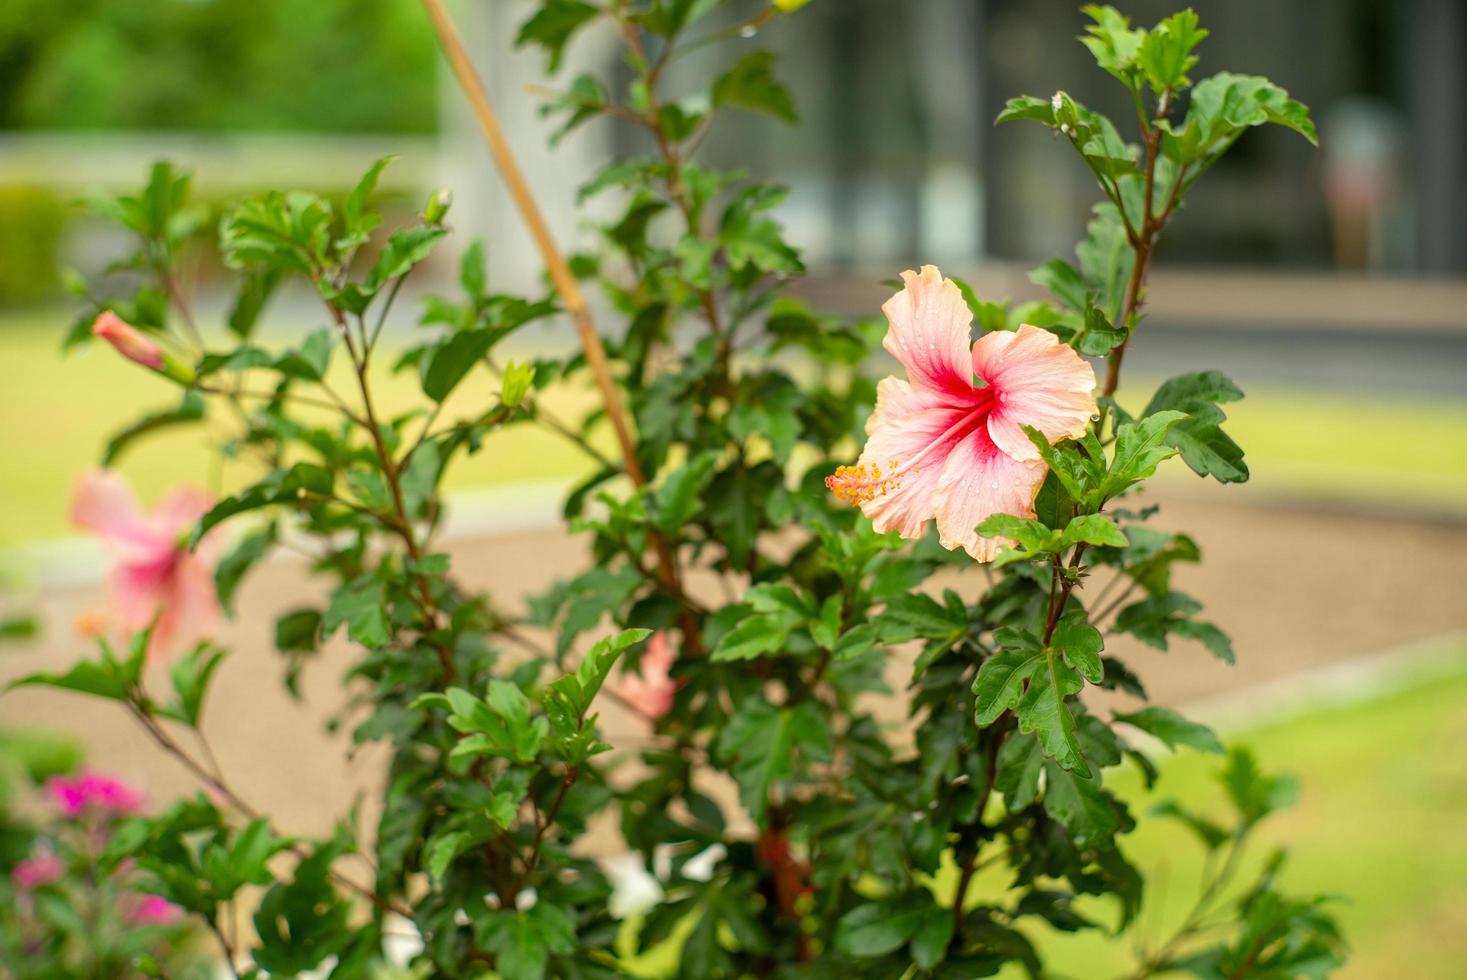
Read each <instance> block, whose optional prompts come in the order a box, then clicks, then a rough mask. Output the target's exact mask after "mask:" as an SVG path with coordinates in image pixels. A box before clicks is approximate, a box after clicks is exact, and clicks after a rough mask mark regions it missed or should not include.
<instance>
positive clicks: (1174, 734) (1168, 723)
mask: <svg viewBox="0 0 1467 980" xmlns="http://www.w3.org/2000/svg"><path fill="white" fill-rule="evenodd" d="M1115 719H1116V721H1123V722H1125V723H1126V724H1128V725H1132V726H1134V727H1136V728H1139V729H1141V730H1142V731H1143V732H1146V733H1147V734H1148V735H1153V736H1155V737H1156V738H1159V739H1161V740H1162V741H1163V742H1165V743H1166V744H1167V746H1168V747H1169V748H1173V749H1175V748H1176V747H1177V746H1179V745H1187V746H1191V747H1192V748H1194V749H1197V750H1199V751H1201V752H1217V753H1221V752H1222V750H1223V746H1222V742H1220V741H1218V737H1217V735H1216V734H1214V733H1213V731H1212V729H1211V728H1208V727H1207V726H1206V725H1201V724H1198V723H1197V722H1195V721H1188V720H1187V719H1185V718H1183V717H1182V716H1181V715H1179V714H1177V713H1176V712H1175V711H1172V710H1171V709H1170V708H1163V707H1161V706H1160V705H1149V706H1147V707H1145V708H1142V709H1141V710H1139V711H1131V712H1125V713H1117V714H1116V716H1115Z"/></svg>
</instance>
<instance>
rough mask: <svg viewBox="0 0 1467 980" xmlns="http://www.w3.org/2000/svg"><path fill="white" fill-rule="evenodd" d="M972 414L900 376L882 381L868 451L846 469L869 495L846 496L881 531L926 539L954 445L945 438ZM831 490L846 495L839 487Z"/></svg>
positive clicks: (869, 428) (870, 423)
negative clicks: (864, 484)
mask: <svg viewBox="0 0 1467 980" xmlns="http://www.w3.org/2000/svg"><path fill="white" fill-rule="evenodd" d="M972 411H973V410H972V409H971V408H970V407H968V406H965V405H957V404H953V403H952V402H951V401H949V400H947V399H946V398H945V397H943V396H939V395H937V394H935V393H933V392H932V391H930V390H928V389H924V388H914V387H913V386H912V385H911V384H909V383H907V382H906V381H901V380H899V379H897V378H883V379H882V381H881V383H880V384H878V385H877V386H876V409H875V410H874V411H873V412H872V413H871V417H870V418H869V419H867V421H866V434H867V436H868V437H869V438H868V439H867V440H866V448H865V449H864V450H862V452H861V458H860V459H859V460H858V461H857V462H856V465H855V466H854V467H850V468H844V469H846V471H847V473H846V474H845V475H853V476H855V477H856V478H857V479H860V480H864V481H866V482H867V483H868V484H869V485H868V486H867V487H866V488H865V491H864V492H858V493H856V494H850V493H846V494H844V496H846V498H847V499H849V500H852V501H853V502H855V503H858V504H860V506H861V510H862V512H863V513H865V515H866V516H867V517H869V518H871V524H872V526H873V527H875V528H876V530H877V532H878V533H881V534H885V533H886V532H888V531H896V532H897V533H898V534H900V535H901V536H902V537H904V538H919V537H921V536H922V531H923V528H924V527H925V526H926V524H927V521H928V520H929V519H930V518H931V517H932V516H933V511H932V492H933V490H935V489H936V487H937V479H938V476H939V475H940V474H941V473H942V466H943V463H944V462H945V460H946V458H947V452H948V451H949V450H950V449H951V447H952V444H953V442H954V440H953V439H952V438H951V437H949V438H948V439H947V440H946V441H944V436H947V435H948V434H949V433H950V432H952V431H953V429H954V427H960V426H961V424H962V422H963V420H964V419H965V418H966V417H968V416H969V415H970V414H971V413H972ZM840 475H842V474H838V476H837V478H832V479H833V480H835V479H838V478H839V476H840ZM831 486H832V489H836V490H837V492H838V493H839V492H841V491H840V488H839V487H837V486H836V485H835V483H833V482H832V483H831Z"/></svg>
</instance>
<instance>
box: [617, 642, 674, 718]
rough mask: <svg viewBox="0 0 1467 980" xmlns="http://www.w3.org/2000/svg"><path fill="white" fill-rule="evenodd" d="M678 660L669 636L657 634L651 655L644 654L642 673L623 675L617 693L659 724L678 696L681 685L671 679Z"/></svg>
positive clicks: (651, 645) (640, 671)
mask: <svg viewBox="0 0 1467 980" xmlns="http://www.w3.org/2000/svg"><path fill="white" fill-rule="evenodd" d="M676 659H677V656H676V654H674V653H673V650H672V641H671V640H669V639H668V638H667V633H666V632H663V631H661V630H659V631H658V632H656V633H653V634H652V639H650V640H648V641H647V652H646V653H644V654H642V663H641V669H640V670H639V671H638V673H635V674H622V675H621V679H620V680H618V681H617V683H616V693H617V694H618V695H619V696H620V697H621V699H622V700H623V701H625V702H627V704H629V705H631V707H632V708H633V709H634V710H636V711H638V712H640V713H641V714H642V715H644V716H645V717H647V718H648V719H650V720H652V721H656V720H657V719H658V718H661V717H662V716H663V715H665V714H667V712H668V711H669V710H671V708H672V698H673V695H675V694H676V693H677V681H675V680H673V679H672V677H671V671H672V665H673V662H674V661H675V660H676Z"/></svg>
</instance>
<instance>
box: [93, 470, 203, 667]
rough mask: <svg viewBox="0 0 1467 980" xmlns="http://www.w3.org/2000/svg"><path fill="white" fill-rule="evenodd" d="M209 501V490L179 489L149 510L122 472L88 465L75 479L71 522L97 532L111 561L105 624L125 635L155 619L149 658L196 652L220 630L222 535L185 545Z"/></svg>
mask: <svg viewBox="0 0 1467 980" xmlns="http://www.w3.org/2000/svg"><path fill="white" fill-rule="evenodd" d="M210 506H212V500H211V499H210V497H209V496H208V494H205V493H203V492H202V491H199V490H194V489H191V488H187V487H180V488H177V489H175V490H172V491H170V492H169V493H168V494H167V495H166V496H165V497H164V498H163V500H162V501H161V502H160V503H159V504H158V506H157V507H155V508H154V509H153V510H152V511H151V512H145V511H144V510H143V508H142V506H141V505H140V504H139V503H138V500H137V497H136V496H135V495H134V494H133V492H132V487H130V486H129V485H128V482H127V480H126V479H125V478H124V477H123V476H122V475H121V474H120V473H116V472H114V471H112V470H90V471H88V472H86V473H83V474H82V475H81V476H80V477H79V478H78V479H77V481H76V488H75V490H74V491H73V495H72V503H71V520H72V523H73V524H75V525H76V526H77V527H80V528H82V529H83V530H87V531H90V532H92V533H93V534H95V535H96V536H97V537H98V538H100V539H101V542H102V546H103V547H104V549H105V550H106V551H107V552H109V553H110V555H111V556H112V559H113V565H112V569H111V572H110V574H109V575H108V580H107V582H108V593H109V599H110V602H109V607H108V610H107V613H106V615H105V622H106V623H110V624H111V625H113V626H114V627H115V628H116V629H118V630H119V631H120V632H122V633H123V634H124V635H128V636H131V635H133V634H136V633H138V632H140V631H142V630H144V629H147V628H148V626H149V624H152V627H153V634H152V640H151V641H150V643H149V646H148V652H149V654H150V655H152V656H166V655H167V654H169V653H172V652H174V651H177V650H191V649H193V648H194V647H195V646H197V645H198V644H199V643H201V642H203V641H204V640H208V639H211V638H212V637H213V636H214V634H215V633H216V632H217V630H218V628H219V623H220V621H221V619H222V615H223V614H222V610H221V609H220V606H219V594H218V590H217V586H216V585H215V582H214V566H215V564H216V563H217V561H218V551H219V544H220V541H219V539H218V538H217V537H216V536H214V535H207V536H205V538H204V539H203V540H202V541H200V542H199V544H198V546H197V547H196V548H194V549H193V550H192V551H190V550H189V549H188V547H187V546H186V545H185V543H184V539H185V537H186V536H187V534H188V532H189V530H190V529H191V528H193V526H194V525H195V524H197V523H198V521H199V518H201V517H203V516H204V514H205V513H207V512H208V510H209V508H210Z"/></svg>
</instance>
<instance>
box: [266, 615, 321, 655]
mask: <svg viewBox="0 0 1467 980" xmlns="http://www.w3.org/2000/svg"><path fill="white" fill-rule="evenodd" d="M320 637H321V614H320V613H319V612H317V611H316V610H315V609H297V610H295V611H294V612H289V613H286V614H285V615H284V616H281V617H280V618H279V619H277V620H276V621H275V649H277V650H279V651H281V652H282V653H314V652H315V651H316V647H317V646H319V645H320Z"/></svg>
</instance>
